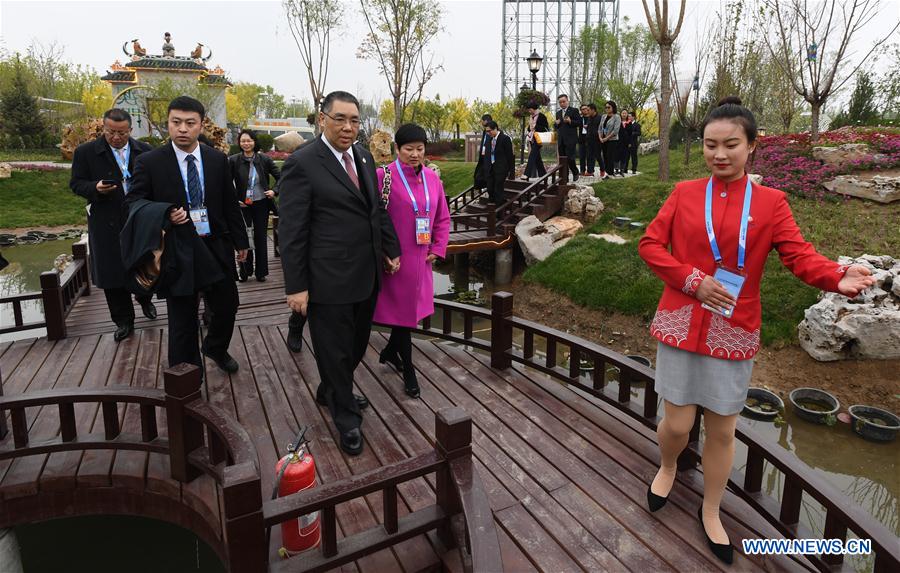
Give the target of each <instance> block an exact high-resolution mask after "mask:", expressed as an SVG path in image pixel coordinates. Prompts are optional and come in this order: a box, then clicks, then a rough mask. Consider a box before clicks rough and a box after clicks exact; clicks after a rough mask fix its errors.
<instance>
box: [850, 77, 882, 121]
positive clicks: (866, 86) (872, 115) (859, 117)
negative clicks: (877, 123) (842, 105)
mask: <svg viewBox="0 0 900 573" xmlns="http://www.w3.org/2000/svg"><path fill="white" fill-rule="evenodd" d="M875 97H876V94H875V84H874V83H872V78H871V77H870V76H869V74H868V73H866V72H859V75H858V76H857V79H856V88H855V89H854V90H853V95H851V96H850V105H849V106H848V107H847V119H848V120H849V123H850V124H851V125H852V124H857V125H869V124H871V123H872V121H873V120H875V119H878V110H877V109H876V107H875Z"/></svg>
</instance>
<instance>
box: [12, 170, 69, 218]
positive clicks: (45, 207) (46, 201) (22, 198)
mask: <svg viewBox="0 0 900 573" xmlns="http://www.w3.org/2000/svg"><path fill="white" fill-rule="evenodd" d="M70 175H71V173H70V171H69V170H68V169H61V170H59V171H14V172H13V174H12V177H11V178H10V179H2V180H0V205H2V208H0V228H4V229H10V228H18V227H26V228H27V227H38V226H48V227H49V226H55V225H84V224H86V223H87V213H85V210H84V206H85V205H86V204H87V203H86V201H85V200H84V199H83V198H82V197H79V196H78V195H76V194H75V193H73V192H72V191H71V190H70V189H69V177H70Z"/></svg>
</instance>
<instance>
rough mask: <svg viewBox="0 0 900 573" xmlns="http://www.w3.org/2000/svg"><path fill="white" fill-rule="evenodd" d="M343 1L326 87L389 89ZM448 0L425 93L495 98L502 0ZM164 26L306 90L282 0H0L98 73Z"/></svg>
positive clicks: (8, 24)
mask: <svg viewBox="0 0 900 573" xmlns="http://www.w3.org/2000/svg"><path fill="white" fill-rule="evenodd" d="M344 1H345V4H346V5H347V6H348V7H349V8H348V9H347V11H346V12H345V13H344V14H343V17H342V18H343V22H344V24H345V29H344V31H343V33H342V34H340V35H339V37H338V38H336V39H335V41H334V43H333V46H332V59H331V67H330V72H329V77H328V85H327V86H326V87H327V89H328V90H332V89H344V90H349V91H354V92H355V93H356V94H357V95H360V96H362V97H365V98H367V99H372V98H375V99H379V100H380V99H383V98H384V97H386V95H387V93H388V90H387V85H386V82H385V80H384V78H382V77H380V76H379V75H378V74H377V72H376V70H375V66H374V64H373V63H372V62H368V61H364V60H359V59H357V58H356V47H357V44H358V43H359V41H360V39H361V38H362V37H363V35H364V29H365V26H366V25H365V22H364V20H363V19H362V17H361V15H360V14H359V4H358V0H344ZM672 3H673V4H675V2H672ZM442 4H443V6H444V9H445V14H444V17H443V20H442V23H443V28H444V31H443V32H442V33H441V34H440V35H439V36H438V37H437V40H436V41H435V43H434V50H435V53H436V59H437V60H438V61H440V62H442V63H443V66H444V69H443V71H441V72H440V73H439V74H438V75H437V76H436V78H435V79H434V80H433V81H432V82H431V84H429V86H428V88H427V89H426V95H428V96H434V94H440V96H441V99H442V100H444V101H446V100H447V99H450V98H453V97H458V96H462V97H465V98H469V99H471V98H476V97H477V98H482V99H486V100H496V99H498V98H499V96H500V59H501V57H500V53H501V41H502V29H503V26H502V3H501V2H500V1H499V0H493V1H484V0H471V1H469V0H449V1H443V2H442ZM718 6H719V2H706V1H703V2H700V1H689V2H688V7H687V13H686V14H687V15H686V17H685V24H684V29H683V32H682V37H683V38H684V40H685V43H684V49H685V53H686V54H687V53H689V52H691V51H692V50H693V45H694V43H695V38H696V36H697V33H698V28H699V27H700V22H701V20H703V19H705V18H707V17H708V15H709V14H712V13H714V12H715V10H716V9H717V8H718ZM624 16H628V17H630V18H631V19H632V21H636V22H644V21H645V17H644V13H643V8H642V7H641V2H637V1H622V2H621V3H620V17H624ZM336 17H341V16H336ZM898 18H900V0H883V1H882V6H881V17H879V18H877V19H876V20H875V21H874V22H873V23H872V24H871V25H870V29H869V30H866V34H865V37H864V38H862V39H861V40H862V41H871V38H874V37H876V36H883V35H884V34H885V33H887V32H888V31H889V30H890V27H891V26H892V25H893V24H895V23H896V22H897V19H898ZM167 31H168V32H171V34H172V41H173V43H174V44H175V48H176V53H177V54H178V55H187V54H188V53H189V52H190V51H191V50H192V49H193V48H194V47H195V46H196V44H197V42H202V43H203V44H205V45H207V46H209V47H210V48H211V49H212V50H213V58H212V59H211V60H210V62H209V65H210V66H211V67H215V66H216V65H220V66H222V68H224V69H225V70H226V72H227V74H228V77H229V78H230V79H231V80H232V81H250V82H256V83H259V84H269V85H272V86H273V87H274V88H275V89H276V90H277V91H278V92H279V93H281V94H283V95H285V96H286V97H287V98H288V99H290V98H291V97H297V98H302V99H307V100H308V99H309V98H310V96H309V87H308V84H307V82H306V80H305V73H304V71H303V68H302V64H301V62H300V58H299V55H298V53H297V49H296V46H295V45H294V42H293V39H292V37H291V35H290V32H289V30H288V29H287V26H286V24H285V23H284V18H283V13H282V9H281V4H280V2H277V1H265V0H262V1H256V2H248V1H241V2H238V1H234V2H230V1H222V0H218V1H193V2H190V1H177V2H176V1H172V2H167V1H157V2H130V1H124V0H116V1H111V2H76V1H69V2H58V1H57V2H44V1H40V0H28V1H25V2H22V1H18V2H11V1H6V0H3V1H2V2H0V39H2V44H0V45H2V47H3V48H4V49H6V50H9V51H16V50H20V51H24V50H25V49H26V48H27V47H28V45H29V44H30V43H31V41H32V40H37V41H39V42H42V43H44V44H49V43H50V42H53V41H56V42H57V43H58V44H60V45H62V46H64V47H65V55H66V58H67V59H69V60H71V61H73V62H78V63H83V64H87V65H90V66H92V67H94V68H95V69H97V70H98V71H99V72H100V73H101V74H102V73H104V72H105V71H106V70H107V69H108V68H109V66H110V64H112V63H113V62H114V61H115V60H116V59H119V60H120V61H122V63H124V62H125V61H126V57H125V55H124V54H123V53H122V44H123V42H126V41H128V40H131V39H132V38H139V39H140V41H141V44H142V45H143V47H144V48H146V49H147V50H148V52H149V53H151V54H159V53H161V45H162V42H163V38H162V36H163V33H164V32H167ZM895 36H896V34H895ZM895 40H896V37H895ZM863 48H864V46H863V45H862V42H860V45H858V46H856V51H857V54H858V53H859V52H863V53H864V52H865V51H867V50H866V49H863ZM857 57H859V55H857ZM880 65H884V64H883V63H882V64H880ZM876 69H877V67H876Z"/></svg>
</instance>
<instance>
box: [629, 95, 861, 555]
mask: <svg viewBox="0 0 900 573" xmlns="http://www.w3.org/2000/svg"><path fill="white" fill-rule="evenodd" d="M740 103H741V100H740V99H738V98H734V97H729V98H725V99H724V100H722V101H721V102H720V103H719V105H718V107H715V108H713V109H712V110H711V111H710V112H709V114H708V115H707V117H706V119H705V120H704V122H703V125H702V126H701V127H700V137H701V140H702V141H703V158H704V159H705V160H706V165H707V167H708V168H709V171H710V177H709V178H706V179H696V180H693V181H683V182H681V183H678V184H677V185H676V186H675V190H674V191H672V194H671V195H669V198H668V199H666V202H665V203H664V204H663V206H662V208H661V209H660V210H659V213H658V214H657V215H656V218H655V219H653V221H652V222H651V223H650V225H649V226H648V227H647V233H646V235H644V237H642V238H641V240H640V242H639V245H638V252H639V253H640V256H641V258H643V259H644V261H645V262H646V263H647V265H648V266H649V267H650V269H651V270H652V271H653V272H654V273H655V274H656V275H657V276H658V277H659V278H660V279H662V280H663V282H664V283H665V287H664V290H663V294H662V298H661V299H660V301H659V307H658V309H657V311H656V316H655V317H654V319H653V322H652V323H651V325H650V333H651V334H652V335H653V336H654V337H656V338H657V339H658V340H659V344H658V345H657V355H656V391H657V392H658V393H659V396H660V397H661V398H662V399H663V400H664V411H665V414H664V417H663V420H662V421H661V422H660V424H659V426H658V430H657V434H658V437H659V448H660V459H661V464H660V468H659V471H658V472H657V474H656V476H655V478H654V480H653V482H652V483H651V485H650V487H649V488H648V490H647V503H648V505H649V506H650V510H651V511H656V510H658V509H659V508H661V507H662V506H663V505H665V503H666V501H667V500H668V496H669V492H670V491H671V489H672V486H673V484H674V482H675V473H676V460H677V458H678V455H679V454H680V453H681V451H682V450H683V449H684V447H685V446H686V445H687V441H688V434H689V432H690V430H691V427H692V426H693V423H694V418H695V416H696V413H697V406H702V407H703V408H704V414H703V419H704V422H705V429H706V438H705V442H704V445H703V505H702V508H700V509H699V510H698V516H699V519H700V525H701V527H703V529H704V531H705V533H706V537H707V543H708V545H709V547H710V549H711V550H712V551H713V553H714V554H715V555H716V556H717V557H718V558H719V559H721V560H722V561H724V562H726V563H731V561H732V559H733V550H732V547H731V545H730V543H729V540H728V534H727V533H726V532H725V529H724V528H723V527H722V522H721V521H720V519H719V503H720V502H721V500H722V495H723V493H724V491H725V485H726V483H727V482H728V477H729V476H730V475H731V468H732V462H733V459H734V430H735V425H736V423H737V417H738V414H739V413H740V411H741V410H742V409H743V407H744V400H745V399H746V397H747V388H748V386H749V383H750V375H751V372H752V369H753V360H752V359H753V356H754V355H755V354H756V352H757V351H758V350H759V332H760V330H759V329H760V323H761V316H762V314H761V308H760V295H759V284H760V280H761V279H762V274H763V270H764V268H765V264H766V259H767V258H768V255H769V252H770V251H771V250H772V249H775V250H777V251H778V254H779V256H780V257H781V261H782V262H783V263H784V265H785V266H786V267H788V269H790V270H791V272H793V273H794V274H795V275H796V276H797V277H798V278H800V279H801V280H803V281H804V282H806V283H808V284H810V285H812V286H815V287H816V288H820V289H823V290H827V291H831V292H840V293H842V294H844V295H846V296H849V297H854V296H856V295H857V294H858V293H859V292H860V291H862V290H864V289H866V288H867V287H869V286H870V285H871V284H872V283H873V282H874V279H873V278H872V277H871V276H869V275H870V274H871V273H870V272H869V270H868V269H867V268H865V267H863V266H860V265H852V266H850V267H846V266H843V265H839V264H838V263H835V262H832V261H830V260H828V259H827V258H825V257H823V256H822V255H820V254H818V253H817V252H816V250H815V249H814V248H813V246H812V245H811V244H809V243H808V242H806V241H805V240H804V239H803V236H802V235H801V234H800V229H799V228H798V227H797V224H796V223H795V222H794V217H793V215H792V214H791V209H790V207H789V205H788V202H787V199H786V198H785V194H784V192H782V191H778V190H777V189H771V188H769V187H763V186H761V185H751V184H750V182H749V180H748V177H747V174H746V170H745V167H746V165H747V161H748V159H749V158H750V155H751V153H752V152H753V150H754V148H755V146H756V135H757V128H756V120H755V119H754V117H753V114H752V113H751V112H750V110H748V109H747V108H745V107H743V106H742V105H740ZM707 206H708V207H707ZM707 220H708V221H709V222H710V223H709V224H710V226H711V228H712V230H713V233H714V235H708V234H707V230H706V229H707V222H706V221H707ZM742 229H746V232H743V231H742ZM740 235H744V236H746V243H745V247H742V246H741V243H740V242H739V236H740ZM669 248H671V252H670V251H669ZM735 277H737V279H736V278H735ZM741 277H743V278H742V280H741ZM723 281H724V284H723ZM741 282H742V283H743V284H742V286H740V288H739V294H738V295H737V296H735V295H734V294H733V292H734V291H735V290H736V286H737V285H738V284H739V283H741ZM726 284H727V285H732V286H731V287H730V288H731V292H730V291H729V290H728V289H727V288H726V287H725V285H726ZM706 307H708V308H706ZM709 309H712V310H709Z"/></svg>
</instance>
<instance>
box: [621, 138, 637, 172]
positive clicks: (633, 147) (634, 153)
mask: <svg viewBox="0 0 900 573" xmlns="http://www.w3.org/2000/svg"><path fill="white" fill-rule="evenodd" d="M628 155H629V156H630V157H631V170H632V171H633V172H635V173H637V156H638V144H637V142H634V143H632V144H631V145H629V146H628ZM624 165H625V168H626V169H627V168H628V162H627V161H625V162H624Z"/></svg>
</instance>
